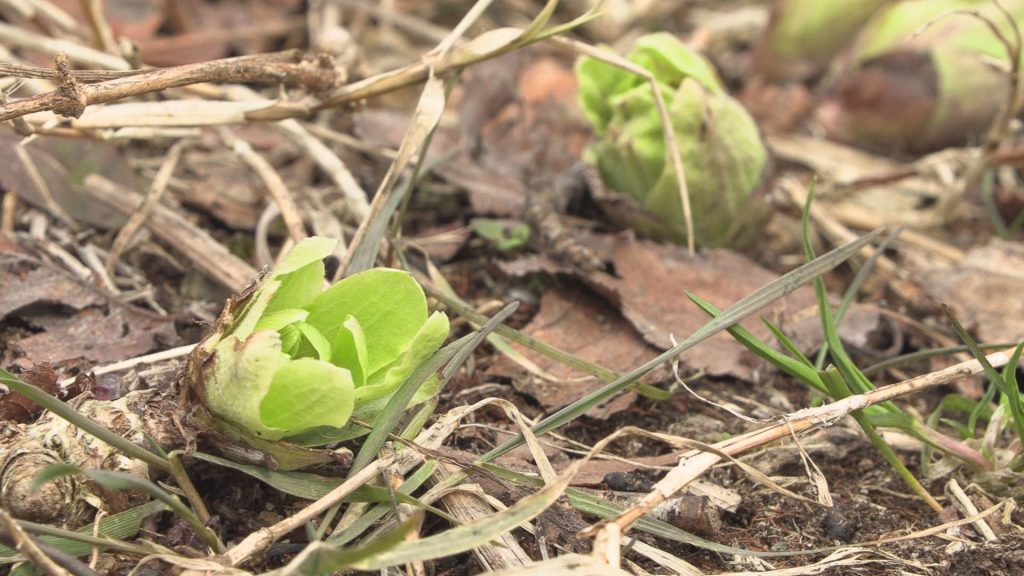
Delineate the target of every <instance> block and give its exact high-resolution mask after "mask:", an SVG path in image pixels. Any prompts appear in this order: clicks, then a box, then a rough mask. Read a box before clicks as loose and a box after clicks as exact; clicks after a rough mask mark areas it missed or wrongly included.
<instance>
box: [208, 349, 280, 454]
mask: <svg viewBox="0 0 1024 576" xmlns="http://www.w3.org/2000/svg"><path fill="white" fill-rule="evenodd" d="M281 361H282V357H281V337H280V336H279V335H278V334H277V332H271V331H260V332H254V333H252V335H250V336H249V337H248V338H247V339H246V340H245V341H240V340H239V339H238V338H236V337H235V336H228V337H227V338H225V339H224V341H223V342H221V343H220V344H218V345H217V348H216V349H215V350H214V362H213V366H214V368H213V372H212V374H210V375H209V376H208V377H207V378H206V405H207V406H208V407H209V408H210V410H212V411H213V412H214V413H215V414H217V415H218V416H220V417H222V418H225V419H227V420H228V421H230V422H232V423H234V424H236V425H238V426H240V427H242V428H243V429H244V430H248V431H249V432H251V433H252V434H255V435H256V436H260V437H263V438H268V439H271V440H276V439H278V438H281V437H282V436H283V435H284V431H283V430H278V429H273V428H270V427H268V426H266V425H264V424H263V420H262V418H261V416H260V403H261V402H262V401H263V397H264V396H266V394H267V391H268V390H270V385H271V382H272V381H273V379H274V371H275V370H277V367H278V364H279V363H280V362H281Z"/></svg>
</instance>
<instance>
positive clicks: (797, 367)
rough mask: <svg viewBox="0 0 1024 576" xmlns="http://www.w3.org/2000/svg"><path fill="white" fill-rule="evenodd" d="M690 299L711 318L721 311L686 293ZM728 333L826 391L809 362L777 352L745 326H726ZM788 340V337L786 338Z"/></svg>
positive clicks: (810, 383)
mask: <svg viewBox="0 0 1024 576" xmlns="http://www.w3.org/2000/svg"><path fill="white" fill-rule="evenodd" d="M687 295H688V296H689V297H690V300H692V301H693V303H694V304H696V305H697V306H699V307H700V308H701V309H702V310H704V311H705V312H707V313H708V315H710V316H711V317H712V318H714V317H716V316H718V315H720V314H721V313H722V311H721V310H719V309H718V308H717V307H716V306H715V305H714V304H712V303H710V302H708V301H706V300H704V299H702V298H700V297H699V296H697V295H696V294H687ZM726 330H727V331H728V332H729V334H730V335H731V336H732V337H733V338H735V339H736V340H737V341H738V342H739V343H740V344H742V345H743V346H744V347H746V348H747V349H748V350H750V351H751V352H753V353H754V354H757V355H758V356H760V357H761V358H763V359H765V360H766V361H768V362H770V363H771V364H772V365H773V366H775V367H776V368H778V369H779V370H781V371H783V372H785V373H786V374H789V375H790V376H792V377H794V378H797V379H799V380H801V381H802V382H803V383H804V384H807V385H808V386H812V387H814V388H817V389H818V390H820V391H821V392H826V393H827V392H828V390H827V389H826V388H825V385H824V384H822V383H821V379H820V378H819V377H818V373H817V371H816V370H814V366H813V365H812V364H811V363H810V362H809V361H806V358H804V361H801V360H798V359H796V358H792V357H790V356H786V355H785V354H783V353H782V352H779V351H778V350H776V349H775V348H772V347H771V346H769V345H768V344H767V343H766V342H764V341H763V340H761V339H760V338H758V337H757V336H755V335H754V334H753V333H752V332H750V331H749V330H747V329H746V328H744V327H742V326H740V325H739V324H736V325H734V326H731V327H729V328H726ZM787 340H788V339H787Z"/></svg>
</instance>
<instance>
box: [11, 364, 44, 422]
mask: <svg viewBox="0 0 1024 576" xmlns="http://www.w3.org/2000/svg"><path fill="white" fill-rule="evenodd" d="M18 377H19V378H21V379H22V380H24V381H25V382H28V383H29V384H32V385H33V386H35V387H36V388H39V389H40V390H43V391H44V392H46V393H47V394H50V395H56V394H57V390H58V386H57V374H56V373H55V372H54V371H53V368H52V367H50V365H49V364H45V363H44V364H37V365H36V366H34V367H33V368H32V369H31V370H29V371H27V372H24V373H22V374H18ZM42 410H43V409H42V408H40V407H39V405H38V404H36V403H35V402H33V401H31V400H29V399H28V398H26V397H24V396H22V395H21V394H19V393H17V392H13V391H12V392H10V393H8V394H4V395H3V396H0V422H28V421H30V420H35V418H36V416H39V413H40V412H42Z"/></svg>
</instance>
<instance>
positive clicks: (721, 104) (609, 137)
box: [576, 33, 767, 247]
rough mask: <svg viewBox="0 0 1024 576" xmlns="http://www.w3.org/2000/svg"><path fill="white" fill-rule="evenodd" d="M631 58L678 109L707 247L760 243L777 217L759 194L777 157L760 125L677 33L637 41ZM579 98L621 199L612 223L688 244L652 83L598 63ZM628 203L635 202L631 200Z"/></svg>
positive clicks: (698, 231)
mask: <svg viewBox="0 0 1024 576" xmlns="http://www.w3.org/2000/svg"><path fill="white" fill-rule="evenodd" d="M628 58H629V60H630V61H632V62H633V63H635V64H637V65H639V66H641V67H643V68H645V69H647V70H649V71H651V73H652V74H653V75H654V78H655V81H656V84H657V86H658V90H659V91H660V92H661V94H662V97H663V98H664V100H665V105H666V106H667V107H668V113H669V116H670V117H671V120H672V128H673V130H674V131H675V134H676V136H677V141H678V146H679V152H680V154H681V156H682V159H683V166H684V168H685V172H686V184H687V188H688V189H689V195H690V203H691V206H692V212H693V214H694V237H695V239H696V242H697V244H699V245H701V246H706V247H715V246H729V247H738V246H742V245H744V244H747V243H749V242H751V241H753V240H754V239H756V235H757V233H758V230H759V228H760V226H758V224H759V223H760V222H761V221H762V219H763V218H765V217H766V215H767V210H766V207H765V206H764V205H763V203H762V202H760V201H759V199H758V198H757V195H756V194H755V192H756V191H757V189H758V188H759V186H760V184H761V181H762V178H763V176H764V172H765V165H766V163H767V153H766V151H765V147H764V144H763V143H762V142H761V135H760V132H759V131H758V128H757V125H756V124H755V123H754V120H753V119H752V118H751V117H750V115H749V114H748V113H747V111H746V110H745V109H744V108H743V106H741V105H740V103H739V102H737V101H736V100H734V99H733V98H732V97H730V96H729V95H728V93H726V91H725V88H724V87H723V86H722V83H721V82H720V81H719V79H718V77H717V75H716V74H715V71H714V69H713V68H712V66H711V64H710V63H709V62H708V61H707V60H706V59H704V57H703V56H701V55H700V54H697V53H696V52H694V51H692V50H690V49H689V48H688V47H687V46H686V45H685V44H683V43H682V42H680V41H679V40H678V39H676V38H675V37H674V36H672V35H670V34H667V33H658V34H650V35H647V36H643V37H641V38H640V39H639V40H637V42H636V45H635V46H634V48H633V51H632V53H630V55H629V57H628ZM576 76H577V78H578V80H579V102H580V106H581V107H582V109H583V111H584V113H585V114H586V116H587V118H588V119H589V120H590V122H591V124H593V127H594V132H595V134H596V136H597V140H596V141H595V142H594V143H593V145H592V146H591V147H590V148H589V149H588V151H587V155H586V159H587V161H588V162H590V163H592V164H593V165H595V166H596V168H597V171H598V172H599V174H600V176H601V179H602V181H603V182H604V184H605V185H606V186H607V187H608V188H609V189H610V190H612V191H614V192H617V193H619V194H620V195H621V197H616V198H614V199H613V200H606V201H602V199H601V198H598V201H599V202H601V204H602V208H603V209H604V210H605V211H606V212H607V213H608V215H609V217H610V218H612V219H613V220H616V221H617V222H619V223H620V224H624V225H631V226H633V227H634V228H635V229H636V230H637V231H638V232H639V233H641V234H643V235H646V236H650V237H654V238H659V239H671V240H674V241H676V242H683V241H685V238H686V224H685V220H684V215H683V206H682V201H681V199H680V194H679V189H678V186H677V185H676V179H675V173H674V172H673V168H672V163H671V162H670V161H669V158H668V155H667V154H666V143H665V139H664V137H663V132H662V125H661V120H660V117H659V114H658V110H657V107H656V104H655V98H654V94H653V91H652V89H651V85H650V84H649V83H648V82H647V80H646V79H644V78H641V77H639V76H637V75H636V74H633V73H631V72H628V71H626V70H623V69H621V68H618V67H616V66H613V65H611V64H607V63H604V62H601V61H599V60H596V59H593V58H583V59H581V60H580V61H579V62H578V63H577V66H576ZM625 199H628V200H631V202H628V203H627V204H625V205H624V204H623V201H624V200H625Z"/></svg>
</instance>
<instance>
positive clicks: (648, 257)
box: [590, 237, 815, 379]
mask: <svg viewBox="0 0 1024 576" xmlns="http://www.w3.org/2000/svg"><path fill="white" fill-rule="evenodd" d="M613 263H614V264H615V272H616V275H617V276H611V275H608V274H604V273H597V274H593V275H591V277H590V282H591V283H592V284H593V285H594V286H595V287H597V288H598V289H599V290H600V291H601V292H602V293H603V294H605V295H606V296H607V297H608V298H610V299H611V300H612V301H613V302H615V303H616V304H617V305H618V306H620V307H621V309H622V313H623V315H624V316H625V317H626V319H628V320H629V321H630V322H631V323H632V324H633V326H635V327H636V329H637V330H639V331H640V333H641V334H642V335H643V337H644V339H645V340H647V341H648V342H650V343H651V344H652V345H654V346H656V347H658V348H661V349H667V348H669V347H671V346H672V339H671V338H670V335H674V336H675V339H676V341H677V342H680V341H682V340H684V339H685V338H686V337H688V336H689V335H690V334H692V333H693V332H695V331H696V330H697V329H698V328H700V327H701V326H703V325H704V324H706V323H707V322H708V321H709V320H710V317H709V316H708V315H707V314H705V313H704V312H702V311H701V310H700V308H698V307H697V306H696V305H695V304H693V303H692V302H690V300H689V298H688V297H687V292H690V293H693V294H695V295H697V296H700V297H701V298H703V299H705V300H707V301H709V302H711V303H712V304H714V305H715V306H718V307H719V308H720V309H723V310H724V309H725V308H727V307H729V306H730V305H732V304H734V303H735V302H736V301H738V300H740V299H741V298H743V297H744V296H746V295H748V294H750V293H751V292H753V291H754V290H756V289H758V288H760V287H761V286H764V285H765V284H768V283H769V282H771V281H773V280H775V279H777V278H778V276H777V275H775V274H774V273H772V272H770V271H768V270H766V269H764V268H762V267H761V266H759V265H758V264H757V263H755V262H753V261H752V260H750V259H748V258H746V257H745V256H742V255H740V254H737V253H735V252H730V251H727V250H711V251H709V252H707V253H704V254H698V255H696V256H690V255H688V254H687V253H686V249H685V248H683V247H681V246H676V245H674V244H656V243H653V242H647V241H641V240H634V239H631V238H628V237H620V238H619V239H618V240H617V242H616V243H615V245H614V247H613ZM814 305H815V300H814V293H813V291H811V290H810V289H809V288H800V289H798V290H797V291H796V292H794V293H793V294H791V295H790V296H788V297H786V298H785V299H783V300H782V301H780V302H779V303H777V304H775V305H773V306H770V307H768V308H767V309H765V310H764V311H762V312H761V315H763V316H765V317H767V318H769V319H773V320H780V319H784V316H785V315H786V314H791V313H793V312H795V311H798V310H801V309H804V308H807V307H811V306H814ZM743 325H744V326H745V327H747V328H748V329H750V330H751V331H752V332H753V333H754V334H757V335H758V336H760V337H761V338H763V339H765V340H768V341H771V334H770V332H769V331H768V329H767V328H766V327H765V326H764V325H763V323H762V322H761V321H760V320H759V319H758V318H757V317H754V318H749V319H747V320H746V321H745V322H743ZM682 360H683V362H684V363H685V364H686V366H687V367H688V368H689V369H691V370H705V371H707V373H708V374H710V375H717V376H722V375H731V376H735V377H737V378H743V379H748V378H750V377H751V375H752V367H753V366H754V360H755V358H754V356H753V354H751V353H749V352H747V350H746V349H745V348H744V347H743V346H742V345H740V344H739V343H738V342H736V341H735V340H734V339H733V338H732V336H729V335H728V334H726V333H724V332H722V333H719V334H716V335H715V336H712V337H711V338H709V339H708V340H706V341H704V342H703V343H701V344H699V345H698V346H696V347H695V348H691V349H690V350H687V351H686V352H683V354H682Z"/></svg>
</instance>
